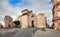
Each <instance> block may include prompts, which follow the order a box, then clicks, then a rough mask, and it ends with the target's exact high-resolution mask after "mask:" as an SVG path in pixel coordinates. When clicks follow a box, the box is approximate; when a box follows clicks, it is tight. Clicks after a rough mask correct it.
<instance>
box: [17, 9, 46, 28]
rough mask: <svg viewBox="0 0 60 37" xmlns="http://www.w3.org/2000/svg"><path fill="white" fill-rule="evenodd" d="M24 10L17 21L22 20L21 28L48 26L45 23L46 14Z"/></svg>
mask: <svg viewBox="0 0 60 37" xmlns="http://www.w3.org/2000/svg"><path fill="white" fill-rule="evenodd" d="M21 12H22V15H20V16H19V17H18V18H17V19H16V21H20V26H21V28H28V27H37V28H40V27H46V23H45V20H46V19H45V14H44V13H39V14H38V15H36V14H33V13H32V11H29V10H28V9H25V10H23V11H21Z"/></svg>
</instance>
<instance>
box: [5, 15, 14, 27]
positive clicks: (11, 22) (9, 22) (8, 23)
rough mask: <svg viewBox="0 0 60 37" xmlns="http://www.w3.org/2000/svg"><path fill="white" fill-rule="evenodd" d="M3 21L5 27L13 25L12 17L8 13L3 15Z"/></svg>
mask: <svg viewBox="0 0 60 37" xmlns="http://www.w3.org/2000/svg"><path fill="white" fill-rule="evenodd" d="M4 22H5V28H9V27H11V28H12V27H13V26H14V24H13V19H12V17H10V16H8V15H6V16H5V18H4Z"/></svg>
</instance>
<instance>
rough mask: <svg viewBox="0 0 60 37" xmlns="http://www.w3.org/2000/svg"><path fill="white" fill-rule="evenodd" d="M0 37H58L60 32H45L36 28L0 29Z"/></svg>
mask: <svg viewBox="0 0 60 37" xmlns="http://www.w3.org/2000/svg"><path fill="white" fill-rule="evenodd" d="M0 37H60V30H53V29H46V31H41V29H37V28H26V29H20V28H12V29H0Z"/></svg>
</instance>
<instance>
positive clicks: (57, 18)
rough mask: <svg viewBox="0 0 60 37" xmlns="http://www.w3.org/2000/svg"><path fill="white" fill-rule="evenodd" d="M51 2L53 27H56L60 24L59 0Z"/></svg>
mask: <svg viewBox="0 0 60 37" xmlns="http://www.w3.org/2000/svg"><path fill="white" fill-rule="evenodd" d="M52 3H53V9H52V12H53V27H54V29H55V30H56V29H58V28H59V25H60V0H52Z"/></svg>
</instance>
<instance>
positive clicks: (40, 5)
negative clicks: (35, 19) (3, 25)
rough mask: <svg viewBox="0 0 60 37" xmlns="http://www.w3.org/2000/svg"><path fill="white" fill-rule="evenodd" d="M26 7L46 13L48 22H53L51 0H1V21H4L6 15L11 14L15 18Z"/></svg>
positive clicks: (35, 11) (36, 12)
mask: <svg viewBox="0 0 60 37" xmlns="http://www.w3.org/2000/svg"><path fill="white" fill-rule="evenodd" d="M24 9H28V10H32V11H33V13H35V14H38V13H45V15H46V17H47V21H48V22H47V23H48V24H51V21H52V11H51V10H52V2H51V0H0V22H4V20H3V18H4V16H5V15H10V16H11V17H12V18H13V19H14V20H15V19H16V18H17V17H18V16H19V15H21V11H22V10H24Z"/></svg>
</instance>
